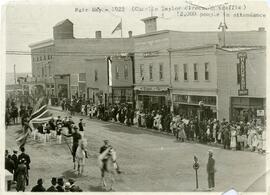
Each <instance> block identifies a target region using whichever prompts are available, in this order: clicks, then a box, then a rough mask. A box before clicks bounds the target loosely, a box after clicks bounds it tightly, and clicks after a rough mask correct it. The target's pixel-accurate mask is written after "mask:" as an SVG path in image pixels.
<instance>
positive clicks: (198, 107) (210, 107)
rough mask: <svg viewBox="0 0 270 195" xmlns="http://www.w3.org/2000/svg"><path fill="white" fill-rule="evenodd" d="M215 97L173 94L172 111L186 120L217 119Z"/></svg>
mask: <svg viewBox="0 0 270 195" xmlns="http://www.w3.org/2000/svg"><path fill="white" fill-rule="evenodd" d="M216 104H217V100H216V96H199V95H180V94H173V111H174V113H175V114H177V115H181V116H183V117H187V118H194V117H198V119H199V120H203V119H209V118H216V117H217V108H216Z"/></svg>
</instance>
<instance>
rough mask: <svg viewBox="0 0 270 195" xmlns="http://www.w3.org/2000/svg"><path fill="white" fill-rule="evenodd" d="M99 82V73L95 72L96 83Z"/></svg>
mask: <svg viewBox="0 0 270 195" xmlns="http://www.w3.org/2000/svg"><path fill="white" fill-rule="evenodd" d="M97 80H98V71H97V70H95V81H97Z"/></svg>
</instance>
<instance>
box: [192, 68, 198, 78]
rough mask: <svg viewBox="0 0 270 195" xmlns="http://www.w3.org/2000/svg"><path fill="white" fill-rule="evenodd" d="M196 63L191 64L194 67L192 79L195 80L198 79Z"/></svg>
mask: <svg viewBox="0 0 270 195" xmlns="http://www.w3.org/2000/svg"><path fill="white" fill-rule="evenodd" d="M197 66H198V64H193V69H194V80H195V81H197V80H198V69H197V68H198V67H197Z"/></svg>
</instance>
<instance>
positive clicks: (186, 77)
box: [183, 64, 188, 81]
mask: <svg viewBox="0 0 270 195" xmlns="http://www.w3.org/2000/svg"><path fill="white" fill-rule="evenodd" d="M183 66H184V67H183V68H184V80H185V81H187V80H188V72H187V64H184V65H183Z"/></svg>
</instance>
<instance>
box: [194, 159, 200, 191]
mask: <svg viewBox="0 0 270 195" xmlns="http://www.w3.org/2000/svg"><path fill="white" fill-rule="evenodd" d="M199 167H200V165H199V163H198V158H197V156H196V155H194V164H193V169H194V170H195V176H196V190H198V189H199V182H198V169H199Z"/></svg>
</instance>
